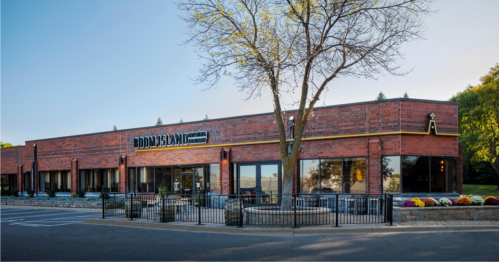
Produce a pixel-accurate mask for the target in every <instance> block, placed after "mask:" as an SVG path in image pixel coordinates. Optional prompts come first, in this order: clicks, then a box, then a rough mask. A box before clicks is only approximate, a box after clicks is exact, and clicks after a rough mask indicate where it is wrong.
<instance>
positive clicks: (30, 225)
mask: <svg viewBox="0 0 499 262" xmlns="http://www.w3.org/2000/svg"><path fill="white" fill-rule="evenodd" d="M71 224H73V223H69V224H68V223H66V224H56V225H40V224H29V223H21V222H16V223H12V224H11V225H17V226H26V227H55V226H65V225H71Z"/></svg>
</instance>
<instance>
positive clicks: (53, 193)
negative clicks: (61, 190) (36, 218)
mask: <svg viewBox="0 0 499 262" xmlns="http://www.w3.org/2000/svg"><path fill="white" fill-rule="evenodd" d="M45 193H47V195H48V196H49V197H55V189H49V190H47V191H46V192H45Z"/></svg>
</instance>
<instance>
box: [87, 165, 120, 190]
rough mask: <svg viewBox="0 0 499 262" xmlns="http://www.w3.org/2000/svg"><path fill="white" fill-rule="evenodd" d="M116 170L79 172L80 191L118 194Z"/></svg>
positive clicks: (118, 179)
mask: <svg viewBox="0 0 499 262" xmlns="http://www.w3.org/2000/svg"><path fill="white" fill-rule="evenodd" d="M119 183H120V175H119V170H118V168H108V169H92V170H80V189H81V190H85V191H86V192H118V191H119Z"/></svg>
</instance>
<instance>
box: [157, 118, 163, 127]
mask: <svg viewBox="0 0 499 262" xmlns="http://www.w3.org/2000/svg"><path fill="white" fill-rule="evenodd" d="M161 125H163V121H161V117H158V122H156V126H161Z"/></svg>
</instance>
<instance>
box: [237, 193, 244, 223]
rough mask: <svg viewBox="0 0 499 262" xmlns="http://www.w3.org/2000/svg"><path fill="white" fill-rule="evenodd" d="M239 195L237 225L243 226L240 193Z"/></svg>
mask: <svg viewBox="0 0 499 262" xmlns="http://www.w3.org/2000/svg"><path fill="white" fill-rule="evenodd" d="M238 195H239V196H238V197H239V227H240V228H242V227H243V204H242V203H241V194H238Z"/></svg>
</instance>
